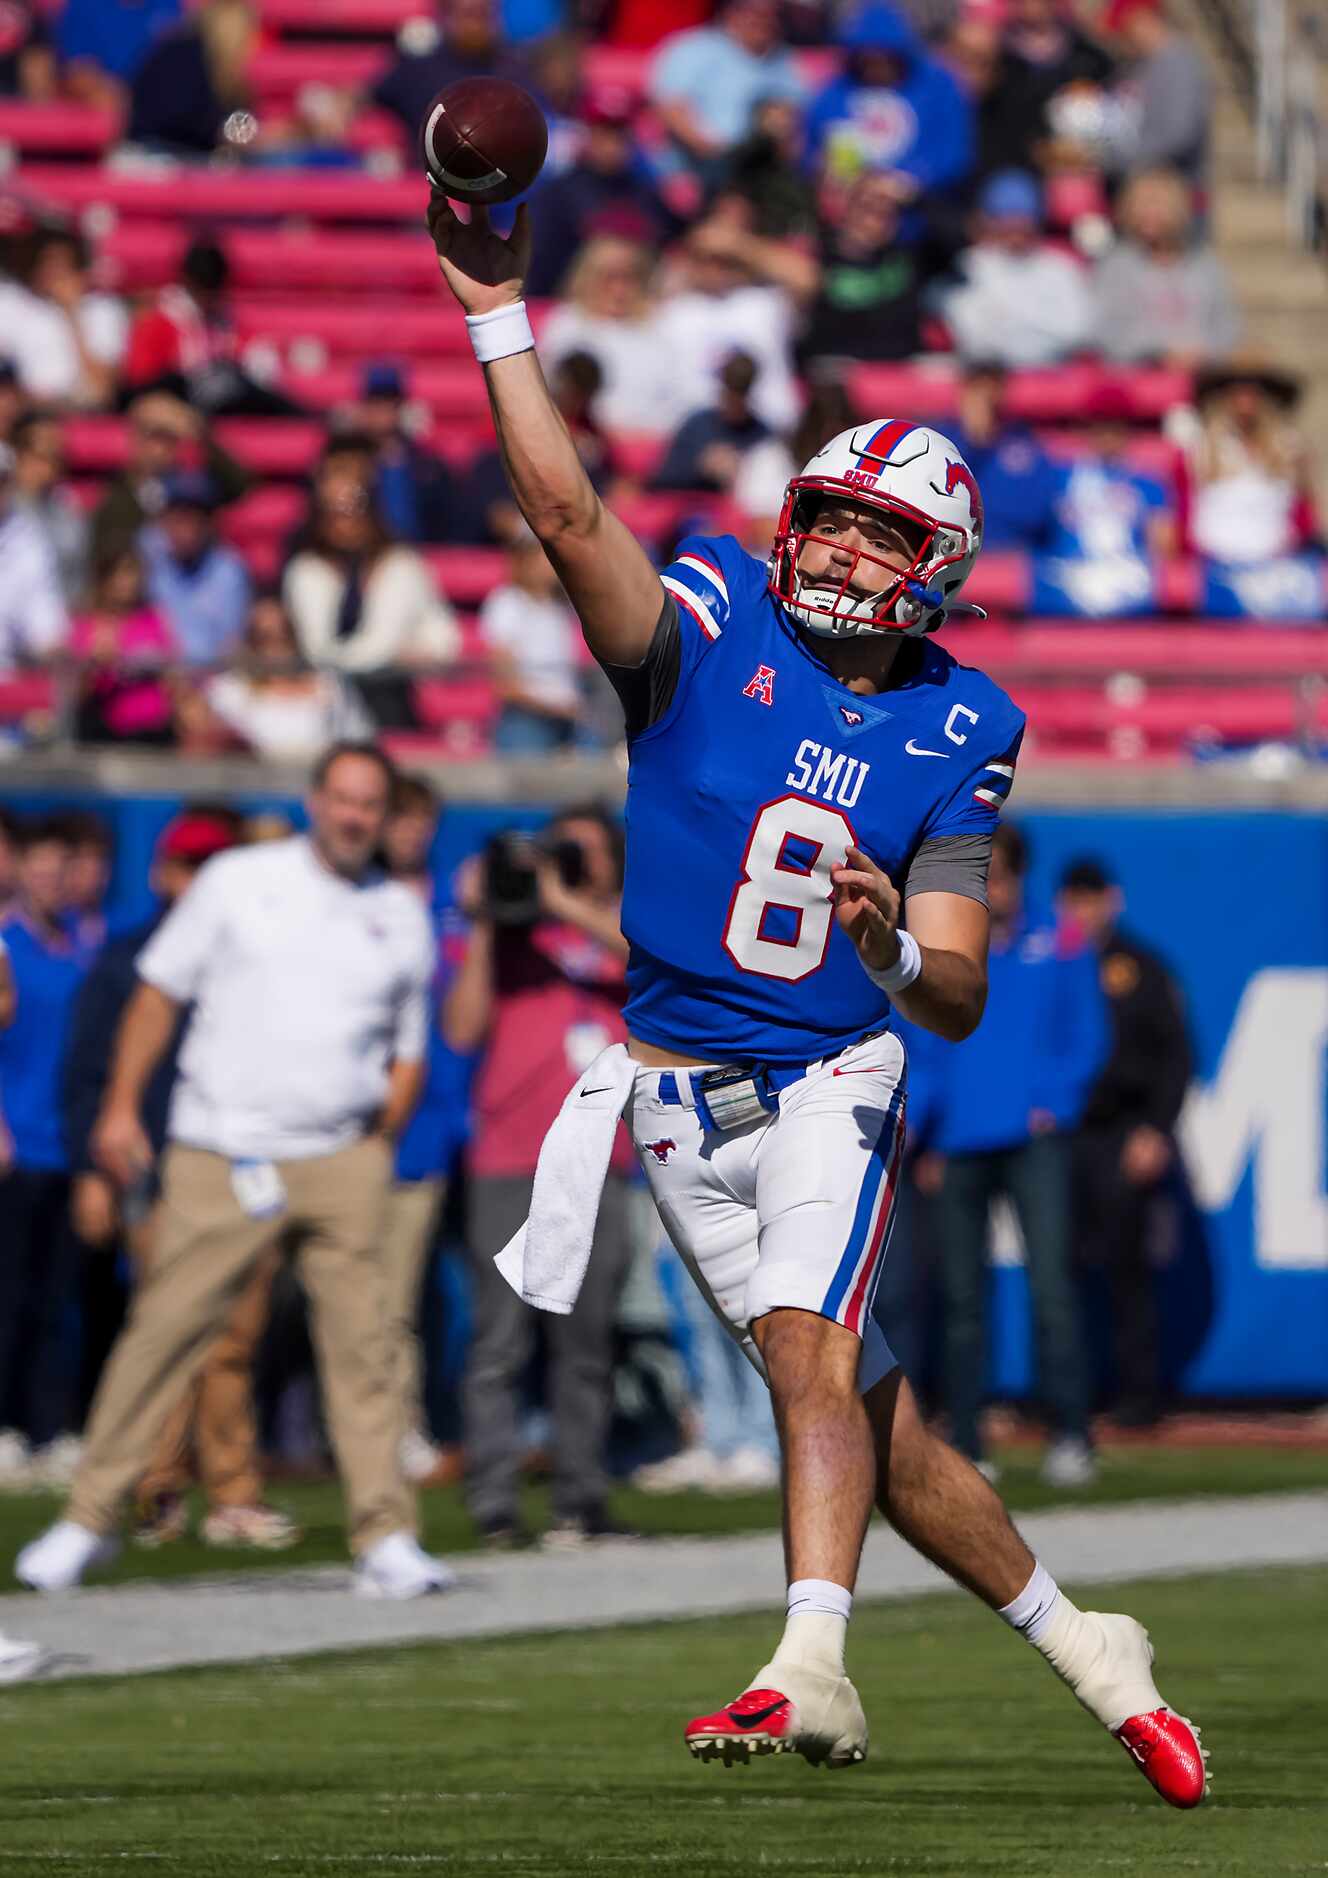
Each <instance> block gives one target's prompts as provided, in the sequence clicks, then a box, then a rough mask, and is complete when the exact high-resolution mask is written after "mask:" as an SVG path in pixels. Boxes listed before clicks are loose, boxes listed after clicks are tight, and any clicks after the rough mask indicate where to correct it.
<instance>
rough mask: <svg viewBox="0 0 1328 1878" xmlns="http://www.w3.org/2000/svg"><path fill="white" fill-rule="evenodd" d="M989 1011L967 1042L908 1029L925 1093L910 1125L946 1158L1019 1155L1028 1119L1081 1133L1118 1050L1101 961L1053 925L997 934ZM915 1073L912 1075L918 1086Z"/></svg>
mask: <svg viewBox="0 0 1328 1878" xmlns="http://www.w3.org/2000/svg"><path fill="white" fill-rule="evenodd" d="M988 982H989V989H988V993H987V1009H986V1013H985V1015H984V1016H983V1019H982V1022H981V1023H980V1024H979V1025H978V1027H977V1029H976V1030H975V1031H974V1033H973V1035H972V1036H971V1037H969V1038H967V1039H966V1041H965V1042H963V1043H953V1044H946V1043H941V1042H939V1041H938V1040H935V1039H932V1038H930V1037H928V1038H925V1039H920V1037H919V1033H918V1032H917V1031H916V1030H915V1029H914V1028H913V1027H912V1026H911V1025H901V1027H900V1028H901V1030H902V1031H903V1032H904V1033H905V1039H904V1040H905V1047H906V1048H907V1049H908V1050H909V1052H910V1057H912V1056H913V1055H914V1053H915V1052H916V1055H917V1059H918V1065H919V1068H921V1069H922V1070H923V1075H922V1077H920V1078H919V1080H920V1081H924V1080H925V1083H926V1085H927V1101H926V1103H925V1108H924V1111H923V1112H922V1113H918V1114H916V1115H915V1116H914V1117H913V1118H912V1119H913V1120H914V1121H915V1124H916V1125H917V1127H918V1129H919V1135H920V1138H919V1139H918V1140H917V1146H919V1147H927V1148H932V1149H935V1150H936V1151H937V1152H939V1153H941V1154H974V1153H982V1152H984V1151H985V1150H988V1149H996V1148H1014V1147H1019V1146H1021V1145H1022V1144H1023V1143H1024V1142H1026V1141H1028V1140H1029V1139H1031V1136H1032V1128H1031V1126H1030V1118H1031V1116H1032V1115H1033V1114H1035V1113H1037V1112H1041V1113H1044V1114H1048V1115H1050V1116H1052V1117H1053V1118H1054V1120H1055V1123H1056V1126H1057V1128H1058V1129H1070V1128H1074V1127H1076V1126H1077V1125H1078V1122H1079V1119H1080V1117H1081V1115H1082V1114H1083V1111H1084V1105H1085V1103H1086V1102H1087V1100H1088V1095H1089V1091H1090V1089H1091V1087H1092V1084H1093V1082H1094V1080H1095V1078H1096V1076H1097V1073H1098V1071H1099V1070H1100V1069H1101V1067H1102V1065H1103V1064H1104V1063H1105V1062H1106V1059H1107V1053H1108V1049H1109V1045H1110V1032H1109V1027H1108V1019H1107V1011H1106V1005H1105V1002H1104V999H1103V996H1102V989H1101V986H1100V985H1099V983H1098V961H1097V955H1096V953H1094V952H1093V951H1091V950H1087V949H1082V948H1079V947H1077V946H1076V947H1073V948H1071V947H1069V946H1067V945H1066V944H1065V943H1064V942H1062V940H1061V939H1059V938H1058V936H1057V934H1056V932H1055V930H1054V929H1053V928H1052V927H1050V926H1040V925H1033V924H1029V923H1027V922H1026V923H1024V924H1022V925H1021V926H1019V927H1018V928H1016V930H1015V932H1014V933H1013V935H1012V936H1011V937H1010V939H1009V940H1008V941H1006V942H1004V943H998V942H997V940H996V939H995V936H994V935H993V941H992V948H991V957H990V961H989V964H988ZM912 1077H913V1072H912V1069H910V1082H912Z"/></svg>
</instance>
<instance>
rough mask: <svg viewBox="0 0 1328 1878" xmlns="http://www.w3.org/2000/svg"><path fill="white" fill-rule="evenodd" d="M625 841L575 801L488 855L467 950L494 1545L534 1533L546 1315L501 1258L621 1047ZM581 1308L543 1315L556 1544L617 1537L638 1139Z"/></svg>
mask: <svg viewBox="0 0 1328 1878" xmlns="http://www.w3.org/2000/svg"><path fill="white" fill-rule="evenodd" d="M621 894H622V837H621V834H620V832H619V830H618V828H617V825H616V824H615V823H613V822H611V821H610V819H609V818H608V817H607V816H606V815H604V814H603V813H602V812H601V811H600V810H598V809H595V808H588V809H585V810H580V809H572V810H568V811H567V812H565V813H564V814H562V815H560V816H559V817H558V818H557V820H556V821H555V822H553V824H552V825H551V827H550V829H549V837H548V844H547V845H542V846H541V847H536V846H535V845H534V844H530V843H523V844H521V845H520V846H519V847H514V845H513V843H512V840H511V838H510V837H506V838H504V837H500V838H499V840H498V841H497V842H496V843H494V844H491V846H490V848H489V850H488V853H487V855H486V864H485V866H484V869H483V872H482V879H481V883H480V890H479V904H478V905H477V906H476V907H475V909H474V912H475V920H474V924H473V926H472V927H471V933H470V939H469V942H468V944H467V947H466V953H465V958H464V960H463V961H462V963H461V966H460V968H459V970H458V971H457V974H456V977H455V979H454V980H453V982H452V986H451V989H450V991H449V992H448V995H447V1000H446V1003H445V1005H444V1022H445V1029H446V1035H447V1039H448V1042H449V1043H450V1044H451V1045H452V1047H453V1049H455V1050H460V1051H471V1050H476V1049H479V1048H483V1051H484V1056H483V1060H482V1062H481V1064H480V1067H479V1071H478V1074H477V1078H476V1084H475V1100H474V1127H473V1134H472V1139H471V1148H470V1157H469V1169H470V1192H469V1214H468V1234H467V1238H468V1249H469V1252H470V1260H471V1278H472V1308H473V1313H474V1331H473V1336H472V1340H471V1346H470V1352H469V1357H468V1361H467V1368H466V1378H465V1386H464V1396H465V1450H466V1470H467V1480H466V1497H467V1504H468V1506H469V1509H470V1513H471V1516H472V1518H473V1519H474V1520H475V1523H476V1525H477V1526H478V1527H479V1528H480V1531H481V1532H482V1534H483V1535H484V1537H485V1538H486V1540H487V1541H488V1543H489V1544H491V1545H494V1546H498V1547H506V1546H511V1545H513V1544H519V1543H520V1541H521V1537H522V1533H521V1522H520V1512H519V1508H518V1505H517V1493H518V1489H519V1485H520V1466H521V1452H522V1443H521V1430H520V1415H519V1405H520V1387H521V1380H522V1376H523V1374H524V1372H525V1369H526V1367H527V1364H528V1361H529V1358H530V1355H531V1352H532V1350H533V1348H534V1343H535V1335H536V1330H535V1312H534V1311H533V1310H532V1308H531V1307H530V1306H529V1305H528V1304H526V1303H524V1302H523V1301H522V1299H521V1298H520V1297H518V1296H517V1294H516V1292H514V1291H513V1290H512V1289H511V1287H510V1286H509V1285H508V1284H507V1282H506V1281H505V1280H504V1279H503V1278H502V1277H501V1276H500V1275H499V1272H498V1269H497V1267H496V1266H495V1265H494V1262H493V1261H494V1258H495V1256H496V1254H497V1253H498V1252H500V1251H501V1250H502V1248H503V1246H505V1245H506V1243H507V1241H508V1240H509V1239H510V1238H511V1237H512V1235H513V1234H514V1233H515V1232H516V1230H517V1228H518V1227H519V1226H520V1225H521V1223H522V1221H523V1220H524V1219H525V1218H526V1215H527V1213H528V1212H529V1210H530V1194H531V1188H532V1185H533V1182H534V1177H535V1162H536V1159H537V1158H538V1155H539V1148H540V1143H541V1141H542V1140H543V1138H544V1134H545V1132H546V1131H547V1129H548V1128H549V1127H550V1126H551V1125H552V1123H553V1119H554V1116H555V1115H556V1114H557V1111H558V1107H559V1104H560V1103H561V1101H562V1099H563V1095H564V1093H565V1092H566V1089H567V1086H568V1080H569V1078H573V1079H574V1078H575V1077H576V1076H578V1075H579V1074H580V1073H581V1071H582V1070H584V1069H585V1067H586V1065H587V1064H588V1063H590V1062H591V1061H592V1060H593V1059H594V1057H595V1056H597V1055H598V1054H599V1052H600V1051H601V1050H603V1049H605V1048H607V1047H608V1045H609V1044H611V1043H615V1042H621V1041H622V1040H623V1039H624V1037H625V1035H626V1031H625V1028H624V1025H623V1021H622V1004H623V997H624V992H625V977H624V974H625V969H626V959H627V943H626V941H625V940H624V939H623V937H622V934H621V932H620V930H619V923H618V922H619V913H620V906H621ZM609 1166H610V1171H609V1176H608V1179H607V1181H606V1183H605V1187H604V1196H603V1199H602V1200H601V1202H600V1209H599V1219H598V1223H597V1225H596V1227H595V1240H594V1248H593V1252H592V1255H591V1260H590V1268H589V1271H588V1273H587V1276H586V1281H585V1284H584V1285H583V1287H582V1289H581V1293H580V1296H579V1297H578V1299H577V1302H576V1308H575V1310H573V1311H572V1313H571V1315H570V1316H567V1317H550V1318H548V1319H546V1320H544V1322H543V1323H542V1328H543V1329H544V1331H545V1334H546V1336H547V1341H548V1351H549V1382H548V1402H549V1409H550V1413H551V1418H552V1430H551V1440H552V1457H551V1458H552V1466H553V1516H554V1522H555V1525H554V1533H553V1534H552V1535H550V1536H551V1537H552V1538H556V1540H558V1541H560V1542H566V1543H575V1542H576V1541H578V1540H586V1539H595V1538H598V1537H601V1536H607V1535H610V1534H612V1533H613V1532H614V1531H615V1528H614V1526H613V1524H612V1522H611V1520H610V1519H609V1517H608V1514H607V1511H606V1508H605V1500H606V1496H607V1490H608V1481H607V1478H606V1475H605V1456H604V1444H605V1437H606V1435H607V1432H608V1422H609V1409H610V1402H611V1393H612V1364H613V1326H614V1319H615V1315H616V1311H617V1304H618V1298H619V1295H620V1293H621V1291H622V1287H623V1283H624V1281H625V1279H626V1276H627V1269H628V1265H629V1262H630V1258H631V1229H630V1216H629V1206H628V1198H629V1192H630V1180H631V1175H632V1173H633V1171H634V1161H633V1158H632V1152H631V1148H630V1144H629V1143H628V1141H627V1139H626V1136H625V1134H624V1133H623V1131H622V1130H621V1129H620V1130H619V1131H618V1134H617V1137H616V1139H615V1143H614V1149H613V1155H612V1159H611V1161H610V1164H609Z"/></svg>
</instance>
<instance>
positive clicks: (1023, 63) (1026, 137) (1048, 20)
mask: <svg viewBox="0 0 1328 1878" xmlns="http://www.w3.org/2000/svg"><path fill="white" fill-rule="evenodd" d="M1002 51H1003V57H1002V59H1001V63H1000V82H999V87H998V90H997V93H996V96H995V98H994V100H993V105H994V111H993V116H994V118H995V120H996V123H997V124H999V126H1000V130H999V132H998V133H997V136H996V137H995V138H994V139H993V141H994V142H995V143H997V145H998V146H999V145H1002V144H1004V145H1007V146H1008V147H1007V148H1005V149H1001V148H999V147H998V148H997V149H994V150H993V149H991V148H990V146H989V147H988V149H987V150H986V151H985V152H984V154H985V155H987V156H989V157H991V158H992V159H994V160H993V161H992V165H991V167H992V168H993V169H1030V168H1032V167H1033V163H1034V161H1035V159H1036V156H1037V153H1038V147H1039V145H1040V144H1041V142H1042V140H1043V139H1045V138H1046V136H1047V134H1048V115H1047V113H1048V107H1049V106H1050V105H1051V103H1052V100H1053V99H1054V98H1056V97H1057V96H1058V94H1062V93H1066V92H1071V93H1078V92H1081V91H1096V92H1100V91H1101V90H1102V89H1103V88H1104V87H1105V86H1106V85H1107V84H1108V83H1109V81H1110V80H1111V77H1112V75H1113V72H1114V70H1115V66H1114V64H1113V61H1112V59H1111V56H1110V54H1109V53H1108V52H1107V51H1106V49H1105V48H1104V47H1103V46H1101V45H1099V43H1098V42H1097V40H1096V39H1093V38H1090V36H1089V35H1088V34H1087V33H1086V32H1084V31H1083V30H1082V28H1081V27H1079V26H1078V25H1077V24H1076V22H1075V18H1074V13H1073V10H1072V8H1071V6H1070V5H1069V4H1068V0H1009V4H1008V5H1007V7H1006V13H1005V30H1004V33H1003V35H1002Z"/></svg>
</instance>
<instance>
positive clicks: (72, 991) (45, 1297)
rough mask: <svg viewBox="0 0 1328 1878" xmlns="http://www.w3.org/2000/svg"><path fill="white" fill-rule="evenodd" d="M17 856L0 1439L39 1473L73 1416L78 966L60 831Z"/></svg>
mask: <svg viewBox="0 0 1328 1878" xmlns="http://www.w3.org/2000/svg"><path fill="white" fill-rule="evenodd" d="M18 853H19V860H18V898H17V902H16V905H15V907H14V909H13V911H12V912H11V913H10V916H9V918H8V919H7V920H6V921H5V923H4V925H3V926H2V927H0V941H3V944H4V947H5V951H6V953H7V955H8V961H9V971H10V974H11V979H12V984H13V988H14V1000H13V1002H14V1009H13V1015H12V1018H11V1021H10V1022H9V1024H8V1026H7V1028H6V1029H4V1030H2V1031H0V1101H3V1115H2V1116H0V1219H3V1220H4V1256H3V1258H0V1414H6V1415H7V1414H11V1413H12V1414H13V1416H14V1426H13V1427H12V1428H10V1429H3V1430H0V1443H3V1444H4V1447H5V1449H6V1450H7V1451H8V1452H9V1454H10V1457H11V1459H12V1458H13V1455H14V1452H15V1449H16V1446H17V1442H16V1440H15V1437H17V1441H18V1442H21V1443H22V1444H23V1447H25V1448H26V1450H27V1451H28V1452H30V1453H31V1455H32V1457H33V1460H34V1463H35V1464H37V1465H39V1466H44V1465H45V1464H48V1463H51V1462H54V1461H55V1460H56V1459H57V1458H58V1453H62V1452H63V1449H61V1450H59V1451H57V1448H56V1444H57V1443H60V1442H62V1438H64V1437H67V1436H68V1435H69V1432H70V1424H71V1421H72V1419H73V1387H72V1385H73V1377H72V1374H71V1367H70V1362H69V1352H68V1349H67V1347H66V1346H67V1338H66V1334H65V1332H66V1322H67V1313H68V1311H69V1309H70V1305H71V1303H72V1300H73V1293H74V1287H75V1283H76V1280H77V1275H78V1248H77V1242H76V1241H75V1239H74V1235H73V1232H72V1230H71V1227H70V1224H69V1157H68V1152H67V1150H66V1147H65V1139H64V1125H63V1119H62V1114H61V1105H60V1063H61V1059H62V1057H63V1053H64V1046H65V1037H66V1035H67V1032H68V1028H69V1020H70V1017H71V1014H72V1011H73V1007H74V1000H75V998H76V997H77V996H78V988H79V985H80V984H81V983H82V980H83V976H84V973H85V972H86V970H87V963H88V960H87V954H86V952H85V951H84V950H83V948H82V947H81V946H80V945H79V944H78V942H77V940H76V939H75V937H74V935H73V932H72V930H71V926H70V922H69V919H68V916H67V911H66V909H67V907H68V901H69V878H68V876H69V861H70V841H69V836H68V832H67V830H66V828H65V825H64V824H63V822H61V821H60V820H58V819H55V818H50V819H46V820H41V821H32V822H29V823H25V824H23V825H21V826H20V829H19V832H18ZM6 1435H8V1436H10V1437H11V1438H10V1439H9V1440H7V1441H6V1439H5V1437H6ZM18 1452H19V1454H20V1456H21V1455H22V1452H23V1448H19V1450H18Z"/></svg>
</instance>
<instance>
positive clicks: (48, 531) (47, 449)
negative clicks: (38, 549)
mask: <svg viewBox="0 0 1328 1878" xmlns="http://www.w3.org/2000/svg"><path fill="white" fill-rule="evenodd" d="M13 449H14V494H13V501H14V507H15V509H16V510H17V511H18V512H19V514H21V515H27V516H28V517H29V518H30V519H31V520H32V521H34V522H35V523H36V524H37V526H38V528H40V529H41V531H42V533H43V534H44V535H45V537H46V539H47V541H48V542H49V543H50V547H51V552H52V553H53V554H54V556H55V564H56V567H57V569H58V571H59V576H60V591H61V592H62V593H63V595H64V597H65V601H66V603H69V602H70V601H72V600H74V599H76V598H78V597H79V595H81V593H82V591H83V587H84V584H85V582H86V579H87V566H88V522H87V516H86V515H85V513H84V511H83V510H82V509H81V508H80V507H79V505H78V503H76V502H75V501H74V499H73V497H72V496H71V495H70V494H69V492H68V490H67V489H66V488H65V487H64V475H65V448H64V430H63V427H62V426H61V424H60V422H59V420H58V419H57V418H53V417H48V416H47V415H46V414H45V413H44V412H42V411H29V412H28V413H27V414H26V416H24V417H21V418H20V419H19V421H18V423H17V424H15V426H14V432H13Z"/></svg>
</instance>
